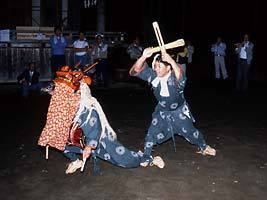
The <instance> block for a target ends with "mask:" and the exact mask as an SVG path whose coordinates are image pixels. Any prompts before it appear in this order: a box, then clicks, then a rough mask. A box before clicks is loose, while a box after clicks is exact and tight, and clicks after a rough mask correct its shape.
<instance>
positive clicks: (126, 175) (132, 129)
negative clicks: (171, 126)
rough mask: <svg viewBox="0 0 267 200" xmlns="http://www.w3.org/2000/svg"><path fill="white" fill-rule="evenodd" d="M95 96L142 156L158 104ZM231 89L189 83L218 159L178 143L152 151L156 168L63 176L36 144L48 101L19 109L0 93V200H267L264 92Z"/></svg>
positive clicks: (133, 97)
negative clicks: (160, 162) (160, 166)
mask: <svg viewBox="0 0 267 200" xmlns="http://www.w3.org/2000/svg"><path fill="white" fill-rule="evenodd" d="M124 86H125V84H121V85H119V87H112V88H110V89H98V88H95V89H93V94H94V96H95V97H97V98H98V100H99V102H100V103H101V104H102V106H103V109H104V111H105V113H106V116H107V118H108V119H109V122H110V124H111V126H112V127H113V128H114V130H116V132H117V135H118V139H119V140H120V141H121V142H122V143H123V144H124V145H125V146H127V147H129V148H130V149H133V150H138V149H142V148H143V141H144V138H145V134H146V131H147V128H148V126H149V124H150V120H151V113H152V111H153V108H154V106H155V102H154V100H153V98H152V96H151V91H150V90H149V89H148V88H145V89H144V88H140V87H138V86H137V87H136V86H135V87H130V86H129V85H126V86H127V87H124ZM231 86H232V84H231V83H229V82H221V83H216V82H192V83H188V85H187V88H186V91H185V94H186V96H187V100H188V102H189V104H190V107H191V111H192V113H193V115H194V117H195V119H196V121H197V123H196V124H195V126H196V127H197V128H198V129H199V130H200V131H201V132H202V133H203V134H204V136H205V138H206V140H207V143H208V144H210V145H211V146H213V147H215V148H216V149H217V156H216V157H206V156H202V155H200V154H196V153H195V152H196V151H197V148H196V147H195V146H193V145H191V144H189V143H187V142H186V141H185V140H184V139H183V138H181V137H176V146H177V152H174V149H173V146H172V141H168V142H166V143H164V144H163V145H161V146H157V147H155V148H154V150H155V151H154V154H155V155H158V154H159V155H161V156H162V157H163V159H164V160H165V163H166V166H165V168H164V169H158V168H156V167H148V168H136V169H123V168H119V167H116V166H113V165H111V164H108V163H106V162H104V161H101V162H100V166H101V169H102V174H101V175H98V176H94V175H92V174H91V172H92V169H91V163H90V162H87V163H86V167H85V171H84V173H80V172H76V173H75V174H73V175H65V167H66V164H67V159H66V158H65V157H63V155H62V154H61V153H60V152H58V151H55V150H52V149H51V150H50V155H49V156H50V157H49V160H48V161H46V160H45V158H44V155H45V154H44V153H45V151H44V148H42V147H39V146H38V145H37V140H38V138H39V135H40V133H41V130H42V128H43V126H44V124H45V120H46V112H47V108H48V104H49V96H47V95H45V96H39V97H32V98H31V99H30V100H28V101H23V100H22V99H21V98H20V97H19V96H18V93H17V89H16V87H15V86H9V85H1V86H0V88H1V89H0V91H1V94H0V102H1V142H0V148H1V152H2V157H1V165H0V199H2V200H13V199H14V200H36V199H38V200H43V199H44V200H76V199H77V200H78V199H79V200H82V199H95V200H104V199H105V200H115V199H116V200H174V199H175V200H176V199H183V200H195V199H196V200H199V199H205V200H217V199H218V200H222V199H223V200H264V199H266V196H267V156H266V155H267V118H266V113H267V106H266V105H267V97H264V93H265V92H266V91H267V90H266V89H267V87H266V85H262V84H260V83H254V84H251V85H250V86H251V87H250V91H249V93H248V94H243V95H240V94H235V93H234V92H233V90H232V87H231Z"/></svg>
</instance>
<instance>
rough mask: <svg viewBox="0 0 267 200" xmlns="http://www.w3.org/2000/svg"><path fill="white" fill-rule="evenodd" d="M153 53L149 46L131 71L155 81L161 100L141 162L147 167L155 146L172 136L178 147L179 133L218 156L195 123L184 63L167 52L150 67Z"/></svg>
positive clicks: (155, 58)
mask: <svg viewBox="0 0 267 200" xmlns="http://www.w3.org/2000/svg"><path fill="white" fill-rule="evenodd" d="M151 56H152V53H151V48H146V49H145V50H144V52H143V54H142V56H141V57H140V58H139V59H138V60H137V61H136V63H135V64H134V65H133V66H132V68H131V69H130V71H129V73H130V75H131V76H136V77H138V78H140V79H142V80H144V81H147V82H148V83H149V84H151V86H152V89H153V92H154V95H155V97H156V99H157V101H158V104H157V106H156V108H155V110H154V112H153V114H152V122H151V125H150V127H149V129H148V133H147V135H146V138H145V143H144V155H143V157H142V161H141V163H140V165H141V166H143V167H146V166H148V164H150V163H151V161H152V157H151V152H152V148H153V146H154V145H156V144H161V143H163V142H165V141H167V140H169V139H171V138H172V139H173V143H174V148H175V141H174V136H175V135H180V136H182V137H184V138H185V139H186V140H187V141H188V142H190V143H191V144H194V145H197V146H198V148H199V150H200V151H199V153H202V154H203V155H213V156H214V155H215V154H216V150H215V149H213V148H211V147H210V146H209V145H207V144H206V141H205V139H204V137H203V135H202V133H201V132H200V131H199V130H198V129H196V128H195V127H194V126H193V122H194V118H193V116H192V114H191V112H190V110H189V105H188V103H187V102H186V99H185V97H184V88H185V83H186V77H185V73H184V72H183V70H182V69H181V65H179V64H177V63H176V62H175V60H173V58H172V57H171V56H170V55H169V54H168V53H166V52H165V53H162V55H160V54H157V55H156V56H155V57H154V59H153V62H152V68H150V67H148V64H147V62H146V59H147V58H149V57H151ZM175 149H176V148H175Z"/></svg>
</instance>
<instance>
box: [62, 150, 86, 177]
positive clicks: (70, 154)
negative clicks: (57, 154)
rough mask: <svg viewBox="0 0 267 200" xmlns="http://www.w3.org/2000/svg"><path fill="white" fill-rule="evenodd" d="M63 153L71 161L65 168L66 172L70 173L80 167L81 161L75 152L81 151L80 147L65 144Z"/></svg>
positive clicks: (79, 152)
mask: <svg viewBox="0 0 267 200" xmlns="http://www.w3.org/2000/svg"><path fill="white" fill-rule="evenodd" d="M63 153H64V155H65V156H66V157H67V158H69V159H70V161H71V163H70V164H69V165H68V167H67V169H66V174H72V173H74V172H75V171H76V170H77V169H79V168H81V167H82V164H83V161H82V160H80V159H79V158H78V156H77V154H81V153H82V149H80V148H78V147H75V146H66V147H65V150H64V152H63Z"/></svg>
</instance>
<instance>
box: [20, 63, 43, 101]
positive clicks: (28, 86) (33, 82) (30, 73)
mask: <svg viewBox="0 0 267 200" xmlns="http://www.w3.org/2000/svg"><path fill="white" fill-rule="evenodd" d="M39 76H40V73H39V72H38V71H36V69H35V63H34V62H30V63H29V65H28V68H27V69H25V70H24V71H23V72H22V73H21V74H20V75H19V76H18V78H17V80H18V83H19V84H20V85H21V88H22V96H23V97H25V98H27V97H28V95H29V91H36V92H38V93H39V92H40V89H41V85H40V83H39Z"/></svg>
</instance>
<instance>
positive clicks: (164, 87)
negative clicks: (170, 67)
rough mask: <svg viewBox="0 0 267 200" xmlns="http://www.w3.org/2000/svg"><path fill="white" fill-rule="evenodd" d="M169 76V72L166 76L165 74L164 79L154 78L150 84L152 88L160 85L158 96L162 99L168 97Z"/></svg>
mask: <svg viewBox="0 0 267 200" xmlns="http://www.w3.org/2000/svg"><path fill="white" fill-rule="evenodd" d="M170 75H171V71H169V73H168V74H166V75H165V76H164V77H156V78H155V79H154V80H153V81H152V82H151V84H152V85H153V86H154V87H158V85H159V83H160V96H162V97H169V96H170V92H169V89H168V78H169V77H170Z"/></svg>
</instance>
